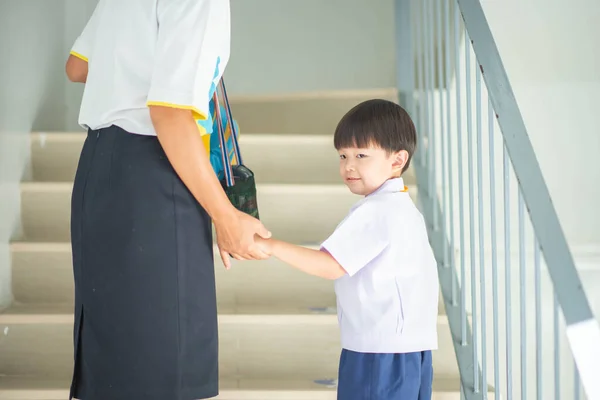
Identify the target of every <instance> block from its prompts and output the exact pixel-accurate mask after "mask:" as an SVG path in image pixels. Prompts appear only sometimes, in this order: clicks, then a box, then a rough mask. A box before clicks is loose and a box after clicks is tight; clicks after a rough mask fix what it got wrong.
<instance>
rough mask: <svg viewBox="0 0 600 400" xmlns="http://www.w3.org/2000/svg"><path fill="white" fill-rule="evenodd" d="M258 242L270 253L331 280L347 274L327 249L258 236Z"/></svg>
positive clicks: (289, 263)
mask: <svg viewBox="0 0 600 400" xmlns="http://www.w3.org/2000/svg"><path fill="white" fill-rule="evenodd" d="M256 242H257V243H258V244H259V246H261V247H263V248H264V249H265V251H266V252H268V253H269V254H272V255H273V256H275V257H277V258H278V259H280V260H281V261H283V262H284V263H286V264H288V265H291V266H292V267H294V268H297V269H299V270H300V271H302V272H305V273H307V274H310V275H315V276H318V277H320V278H325V279H331V280H335V279H338V278H341V277H342V276H344V275H346V271H345V270H344V268H343V267H342V266H341V265H340V264H339V263H338V262H337V261H336V259H335V258H333V257H332V256H331V254H329V253H327V252H325V251H322V250H314V249H308V248H306V247H302V246H296V245H293V244H291V243H286V242H282V241H281V240H275V239H268V240H265V239H261V238H256Z"/></svg>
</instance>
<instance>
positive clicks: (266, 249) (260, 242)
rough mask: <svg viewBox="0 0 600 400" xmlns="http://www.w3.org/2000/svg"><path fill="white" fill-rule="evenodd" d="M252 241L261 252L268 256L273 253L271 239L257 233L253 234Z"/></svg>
mask: <svg viewBox="0 0 600 400" xmlns="http://www.w3.org/2000/svg"><path fill="white" fill-rule="evenodd" d="M254 242H255V243H256V245H257V246H258V248H259V249H260V250H261V251H262V252H263V253H265V254H267V255H269V256H272V255H273V241H272V240H271V239H264V238H262V237H261V236H259V235H254Z"/></svg>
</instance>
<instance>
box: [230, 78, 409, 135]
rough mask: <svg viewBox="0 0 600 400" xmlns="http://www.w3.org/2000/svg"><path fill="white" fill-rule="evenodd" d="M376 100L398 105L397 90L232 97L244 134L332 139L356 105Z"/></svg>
mask: <svg viewBox="0 0 600 400" xmlns="http://www.w3.org/2000/svg"><path fill="white" fill-rule="evenodd" d="M374 98H379V99H381V98H382V99H386V100H390V101H394V102H397V101H398V92H397V90H396V89H388V88H382V89H372V90H343V91H327V92H308V93H290V94H283V95H273V96H268V95H265V96H255V95H252V96H235V97H234V96H232V98H231V109H232V114H233V116H234V118H235V119H236V120H237V121H238V123H239V125H240V130H241V132H242V135H243V134H244V133H248V132H251V133H252V134H254V133H275V134H306V133H310V134H317V135H328V136H333V133H334V132H335V128H336V126H337V124H338V122H339V121H340V119H341V118H342V117H343V116H344V114H346V113H347V112H348V111H350V109H351V108H352V107H354V106H355V105H357V104H359V103H361V102H363V101H365V100H370V99H374Z"/></svg>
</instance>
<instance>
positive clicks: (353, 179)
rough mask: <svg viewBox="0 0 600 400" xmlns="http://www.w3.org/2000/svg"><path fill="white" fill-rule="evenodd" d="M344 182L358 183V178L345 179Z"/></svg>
mask: <svg viewBox="0 0 600 400" xmlns="http://www.w3.org/2000/svg"><path fill="white" fill-rule="evenodd" d="M346 180H347V181H349V182H356V181H360V178H346Z"/></svg>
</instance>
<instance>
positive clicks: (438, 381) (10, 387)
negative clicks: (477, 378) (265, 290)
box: [0, 375, 460, 399]
mask: <svg viewBox="0 0 600 400" xmlns="http://www.w3.org/2000/svg"><path fill="white" fill-rule="evenodd" d="M219 384H220V387H221V392H222V393H223V394H226V393H227V392H239V391H254V392H257V391H264V392H267V393H268V392H271V394H275V392H314V391H317V392H318V391H324V392H330V391H335V381H334V379H332V378H323V379H322V380H318V382H315V381H311V380H308V379H277V380H276V379H268V378H266V379H255V378H252V379H245V378H243V377H241V376H240V377H234V378H225V379H221V380H220V382H219ZM68 387H69V382H67V381H65V380H59V379H44V378H40V377H33V376H30V377H23V376H0V394H1V395H2V399H26V398H27V397H23V395H24V394H25V393H26V392H30V393H31V394H34V395H37V396H39V395H40V394H41V393H43V392H55V393H49V394H53V395H62V396H63V398H64V395H65V394H66V393H67V392H68V390H67V388H68ZM433 390H434V391H437V392H454V391H459V390H460V381H459V378H458V377H456V376H443V375H442V376H439V375H436V376H435V378H434V381H433ZM19 392H21V396H22V397H18V395H19ZM36 392H37V393H36ZM8 393H11V395H12V397H10V396H6V394H8ZM34 398H35V399H38V398H39V399H46V397H34ZM49 398H50V399H54V397H49ZM57 398H58V397H57ZM27 399H29V398H27Z"/></svg>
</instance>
